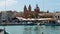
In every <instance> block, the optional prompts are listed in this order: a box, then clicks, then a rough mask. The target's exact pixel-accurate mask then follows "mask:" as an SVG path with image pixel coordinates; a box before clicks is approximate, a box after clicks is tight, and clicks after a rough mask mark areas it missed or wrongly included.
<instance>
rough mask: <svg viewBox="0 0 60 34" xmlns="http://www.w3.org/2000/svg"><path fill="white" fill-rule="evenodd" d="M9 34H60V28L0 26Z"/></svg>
mask: <svg viewBox="0 0 60 34" xmlns="http://www.w3.org/2000/svg"><path fill="white" fill-rule="evenodd" d="M4 28H5V30H6V32H7V33H9V34H42V33H43V34H60V26H21V25H20V26H0V29H4Z"/></svg>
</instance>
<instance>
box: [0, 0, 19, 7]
mask: <svg viewBox="0 0 60 34" xmlns="http://www.w3.org/2000/svg"><path fill="white" fill-rule="evenodd" d="M17 2H18V1H17V0H6V2H5V0H3V1H0V7H3V6H5V5H6V6H13V5H15V4H17ZM5 3H6V4H5Z"/></svg>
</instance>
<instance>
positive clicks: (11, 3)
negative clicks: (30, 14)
mask: <svg viewBox="0 0 60 34" xmlns="http://www.w3.org/2000/svg"><path fill="white" fill-rule="evenodd" d="M29 4H30V5H31V7H32V10H34V8H35V6H36V4H38V6H39V8H40V10H41V11H47V10H49V11H50V12H52V11H60V0H6V10H16V11H23V7H24V5H26V6H27V7H28V6H29ZM1 10H5V0H0V11H1Z"/></svg>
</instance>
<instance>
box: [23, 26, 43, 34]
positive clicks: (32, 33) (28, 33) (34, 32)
mask: <svg viewBox="0 0 60 34" xmlns="http://www.w3.org/2000/svg"><path fill="white" fill-rule="evenodd" d="M24 34H43V33H42V32H40V26H35V27H33V26H25V28H24Z"/></svg>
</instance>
